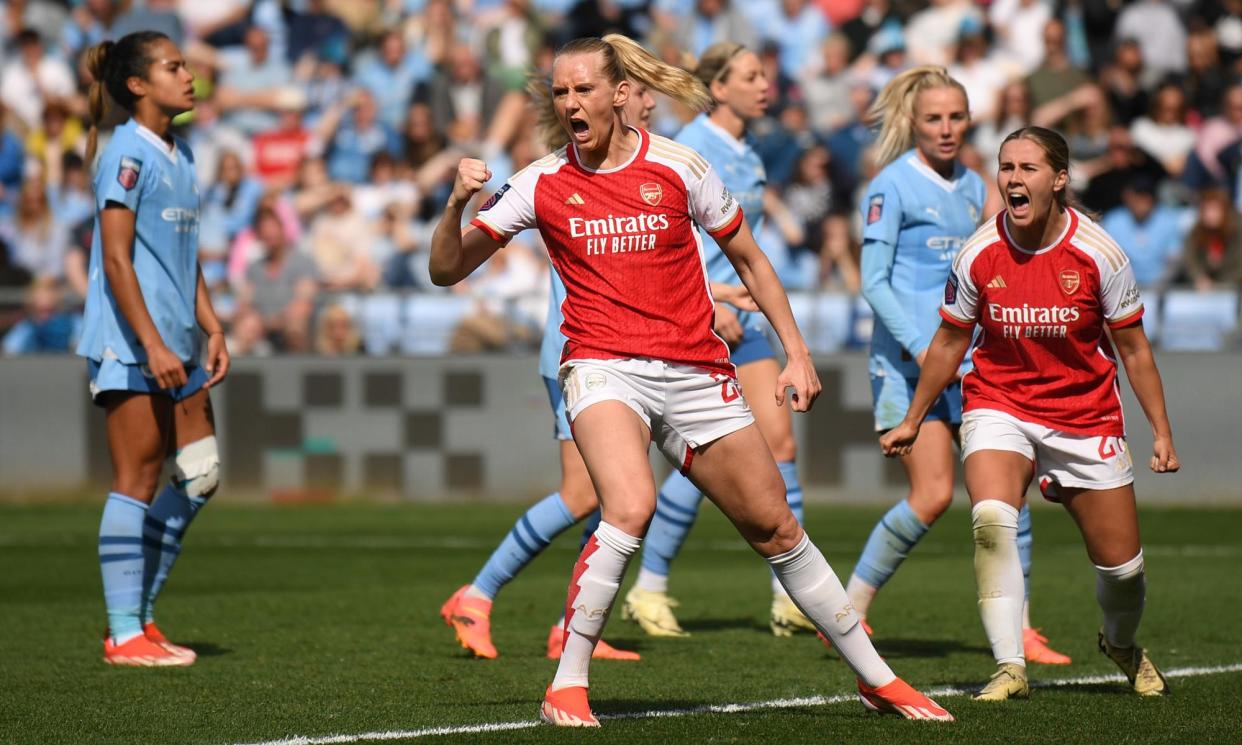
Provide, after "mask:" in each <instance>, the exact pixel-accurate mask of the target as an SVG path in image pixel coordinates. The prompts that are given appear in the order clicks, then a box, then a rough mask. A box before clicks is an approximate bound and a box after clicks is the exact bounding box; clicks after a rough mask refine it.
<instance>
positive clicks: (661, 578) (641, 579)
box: [636, 546, 668, 592]
mask: <svg viewBox="0 0 1242 745" xmlns="http://www.w3.org/2000/svg"><path fill="white" fill-rule="evenodd" d="M647 550H648V551H650V550H651V547H650V546H648V547H647ZM636 584H637V585H638V587H639V589H643V590H646V591H647V592H668V575H667V574H656V573H655V572H653V571H651V570H650V569H647V568H646V567H644V568H642V569H639V570H638V582H637V583H636Z"/></svg>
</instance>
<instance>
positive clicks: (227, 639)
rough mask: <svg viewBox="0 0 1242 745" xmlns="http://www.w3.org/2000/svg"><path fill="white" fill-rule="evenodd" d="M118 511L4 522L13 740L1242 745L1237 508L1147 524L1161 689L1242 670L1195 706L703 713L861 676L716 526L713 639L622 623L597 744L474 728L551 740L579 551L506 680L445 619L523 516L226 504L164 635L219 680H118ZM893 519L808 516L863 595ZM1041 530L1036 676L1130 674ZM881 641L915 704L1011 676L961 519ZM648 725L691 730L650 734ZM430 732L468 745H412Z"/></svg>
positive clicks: (178, 676)
mask: <svg viewBox="0 0 1242 745" xmlns="http://www.w3.org/2000/svg"><path fill="white" fill-rule="evenodd" d="M99 510H100V505H99V504H97V503H89V504H82V505H76V506H54V507H47V506H42V507H0V631H2V636H3V642H2V643H0V743H39V744H41V745H42V744H52V743H75V744H77V743H118V744H119V743H126V744H130V743H194V744H199V743H201V744H203V745H230V744H232V743H255V742H265V741H272V740H281V739H284V738H295V737H306V738H311V739H310V740H303V741H302V742H315V741H316V740H315V738H324V737H327V736H331V735H342V736H357V735H365V734H366V733H378V732H384V731H401V732H406V733H407V736H405V737H403V738H400V739H393V740H387V741H388V742H406V741H412V740H413V739H416V740H417V741H419V742H424V741H426V742H483V743H529V742H585V741H590V742H592V743H605V742H607V743H614V742H625V743H650V742H657V743H700V742H713V743H734V742H736V743H764V742H771V743H782V745H785V744H789V743H801V742H825V743H860V742H876V743H893V742H917V743H940V742H945V743H948V742H953V743H976V742H977V743H985V742H986V743H1025V742H1030V743H1044V744H1047V743H1052V744H1055V745H1059V744H1060V743H1114V742H1133V743H1140V742H1141V743H1147V742H1177V743H1195V744H1196V745H1198V744H1200V743H1213V742H1222V743H1223V742H1235V743H1236V742H1242V724H1239V707H1238V702H1239V701H1240V700H1242V697H1240V696H1239V690H1240V689H1239V686H1240V685H1242V672H1238V671H1237V670H1238V669H1239V668H1238V667H1236V665H1237V663H1242V645H1239V644H1238V629H1239V621H1238V619H1239V618H1240V617H1242V598H1240V597H1239V593H1238V589H1239V579H1238V578H1239V574H1240V570H1242V561H1240V560H1239V558H1240V554H1242V547H1240V544H1239V542H1238V534H1239V532H1240V529H1242V511H1238V510H1206V509H1204V510H1192V509H1179V510H1168V509H1145V510H1144V511H1143V514H1142V520H1143V528H1144V539H1145V540H1144V543H1145V546H1146V556H1147V569H1148V582H1149V589H1148V607H1147V613H1146V616H1145V618H1144V621H1143V626H1142V629H1141V630H1140V641H1141V642H1143V643H1145V644H1146V645H1147V646H1148V647H1149V649H1150V650H1151V653H1152V657H1153V659H1155V660H1156V662H1157V663H1158V664H1159V665H1160V666H1161V667H1162V668H1164V669H1165V670H1166V671H1167V670H1170V669H1175V668H1185V669H1188V670H1189V669H1195V668H1210V667H1219V666H1229V665H1235V667H1234V668H1233V671H1229V672H1215V673H1212V674H1200V673H1195V674H1187V675H1185V676H1183V677H1178V678H1175V679H1173V680H1172V681H1171V684H1172V687H1173V691H1174V695H1173V696H1171V697H1168V698H1163V699H1158V700H1140V699H1139V698H1137V697H1136V696H1134V695H1133V694H1131V693H1129V692H1128V690H1127V689H1126V688H1125V687H1124V686H1123V685H1121V684H1119V683H1115V682H1095V683H1089V682H1084V683H1079V684H1075V685H1068V686H1061V687H1050V688H1049V687H1045V688H1039V689H1037V690H1035V691H1034V692H1033V695H1032V697H1031V700H1029V701H1019V702H1011V703H1007V704H999V705H997V704H992V705H987V704H975V703H972V702H970V701H969V700H968V699H967V698H966V697H964V696H960V695H959V696H947V697H943V698H941V699H940V702H941V703H942V704H944V705H945V706H946V707H947V708H949V709H950V710H951V711H952V712H953V713H954V714H955V715H956V716H957V717H958V722H956V723H955V724H951V725H943V724H933V723H914V722H905V721H901V720H897V719H893V718H880V717H877V716H875V715H868V714H866V713H865V712H864V711H863V709H862V707H861V705H859V704H858V703H857V701H856V700H849V701H842V702H838V703H826V704H820V705H806V704H804V705H794V706H786V707H783V708H769V709H761V710H757V711H746V712H720V711H716V712H705V711H701V712H698V713H684V711H683V710H686V709H693V708H696V707H706V706H708V705H726V704H754V703H758V702H770V701H774V700H778V699H797V698H801V697H811V696H822V697H825V698H828V699H829V700H832V697H834V696H839V695H842V694H846V695H848V694H850V693H851V692H852V691H853V678H852V676H851V675H850V673H849V671H848V670H847V668H846V667H845V666H844V665H843V664H842V663H841V662H840V660H839V659H837V657H836V656H835V654H834V653H832V652H829V651H827V650H825V649H824V647H822V646H821V645H820V643H819V642H818V641H817V640H816V639H815V638H814V637H813V636H805V635H804V636H799V637H794V638H792V639H776V638H774V637H773V636H772V635H771V634H770V633H768V631H767V627H766V614H767V606H768V601H769V594H770V591H769V587H768V575H767V570H766V567H765V565H764V564H763V562H762V561H761V560H760V559H759V558H758V557H756V556H755V555H753V554H752V553H751V552H750V551H749V549H747V548H746V547H745V546H744V545H743V544H742V542H741V540H740V539H739V538H737V537H736V534H734V533H733V531H732V529H731V527H730V526H729V525H728V524H727V523H726V522H725V521H724V520H723V518H721V517H720V515H719V513H718V512H716V510H715V509H714V508H711V507H705V509H704V511H703V514H702V516H701V517H700V519H699V523H698V525H696V526H695V529H694V531H693V533H692V534H691V537H690V541H689V542H688V543H687V545H686V548H685V551H684V552H683V554H682V556H681V558H680V559H679V560H678V562H677V564H676V565H675V567H674V574H673V578H672V594H673V595H675V596H676V597H678V598H679V599H680V600H681V603H682V605H681V608H680V612H679V617H680V619H681V620H682V622H683V624H684V625H685V627H686V628H687V629H688V630H689V631H690V632H691V633H692V636H691V637H690V638H688V639H669V640H664V639H659V640H658V639H651V638H647V637H645V636H643V635H642V634H641V632H639V631H638V629H637V627H635V626H632V625H630V624H627V623H626V622H624V621H622V620H621V618H620V613H619V612H618V613H614V615H613V618H612V620H611V621H610V622H609V624H608V628H607V631H606V638H607V639H609V640H610V641H612V642H613V643H615V644H617V645H618V646H622V647H627V648H631V649H637V650H638V651H640V652H641V653H642V654H643V661H642V662H639V663H610V662H597V663H596V664H595V665H593V667H592V689H591V697H592V701H593V704H594V707H595V710H596V713H597V714H599V715H601V716H609V715H611V716H614V717H616V718H611V719H608V720H606V721H605V722H604V728H603V730H602V731H595V732H575V731H560V730H554V729H552V728H550V727H546V726H540V727H534V726H531V727H521V726H520V725H514V727H515V729H511V730H507V731H500V732H477V731H462V730H461V729H460V728H462V727H468V726H470V725H484V724H495V723H522V722H531V721H533V720H534V717H535V715H536V709H537V703H538V701H539V700H540V697H541V695H542V693H543V689H544V686H545V685H546V684H547V683H548V682H549V681H550V680H551V677H552V673H553V670H554V666H555V663H553V662H551V661H549V660H546V659H544V657H543V651H544V643H545V640H546V638H547V633H548V630H549V628H550V626H551V624H552V622H553V621H554V620H555V619H556V617H557V615H558V614H559V610H560V605H561V604H562V603H563V602H564V597H565V586H566V583H567V580H568V576H569V572H570V568H571V564H572V562H573V559H574V556H575V553H576V550H577V541H578V535H577V531H576V530H575V531H571V532H570V533H567V534H566V535H565V536H563V537H562V538H561V540H559V541H557V542H556V543H554V544H553V545H552V546H551V547H550V548H549V549H548V550H547V551H546V552H545V553H544V555H543V556H541V557H539V558H538V559H537V560H536V561H535V562H534V563H533V564H532V565H531V566H530V567H529V568H528V570H527V571H526V572H525V573H524V574H523V575H521V576H519V577H518V579H517V580H516V581H515V582H514V583H513V584H511V585H510V586H509V587H507V588H506V589H505V590H504V592H502V593H501V595H500V597H499V598H498V600H497V603H496V606H495V611H494V615H493V624H494V637H495V641H496V644H497V646H498V647H499V649H500V652H501V658H500V659H498V660H495V661H483V660H473V659H469V658H468V657H466V656H465V653H464V651H463V650H461V649H459V648H458V646H457V645H456V643H455V641H454V639H453V637H452V632H451V631H450V630H449V629H448V628H446V627H445V626H444V625H443V624H442V623H441V622H440V619H439V617H438V615H437V611H438V609H439V606H440V603H441V602H443V600H444V599H445V598H447V597H448V595H449V594H450V593H451V592H452V591H453V590H454V589H456V588H457V587H458V586H459V585H461V584H463V583H465V582H467V581H469V580H470V579H471V578H472V577H473V575H474V573H475V571H477V569H478V568H479V567H480V566H481V565H482V563H483V561H484V560H485V559H486V557H487V555H488V553H489V552H490V550H491V549H492V547H493V546H494V545H495V543H496V542H497V541H498V540H499V539H500V538H501V537H502V536H503V535H504V533H505V531H507V530H508V529H509V527H510V525H511V524H512V521H513V519H514V518H515V517H516V516H517V515H518V514H519V512H520V510H521V507H519V506H513V505H504V506H495V505H491V506H489V505H478V504H460V505H443V506H404V505H403V506H359V505H335V506H323V507H299V508H293V507H285V508H278V507H240V506H230V505H225V504H220V505H213V506H210V507H209V508H208V509H207V510H206V511H205V512H204V513H203V514H202V515H201V516H200V518H199V520H198V522H197V523H196V524H195V526H194V528H193V529H192V530H191V531H190V533H189V535H188V538H187V541H186V546H185V552H184V554H183V556H182V558H181V561H180V564H179V565H178V566H177V569H176V571H175V573H174V575H173V578H172V580H171V582H170V583H169V586H168V589H167V590H166V592H165V594H164V597H163V598H162V600H161V605H160V609H159V618H160V622H161V625H162V626H163V627H164V629H165V631H166V632H167V633H169V635H170V636H171V637H172V638H173V639H174V640H176V641H179V642H182V643H188V644H189V645H191V646H193V647H195V648H196V649H197V650H198V651H199V654H200V657H199V661H198V663H197V664H196V665H195V666H193V667H191V668H187V669H175V670H116V669H110V668H108V667H107V666H106V665H104V664H103V663H102V662H101V661H100V659H99V656H100V650H101V646H100V641H99V639H100V635H101V633H102V631H103V623H104V616H103V603H102V600H101V597H100V589H99V574H98V571H99V570H98V565H97V563H96V547H95V544H96V536H97V526H98V516H99ZM880 513H881V510H880V509H878V508H877V509H854V508H850V509H846V508H834V507H831V506H815V507H812V508H810V509H809V510H808V516H807V522H808V526H809V529H810V533H811V536H812V538H813V539H814V540H815V541H816V542H817V543H819V545H820V546H821V547H822V548H823V549H824V551H825V553H826V554H827V556H828V559H829V561H830V562H831V563H832V564H833V566H834V568H835V569H836V571H837V573H838V574H839V575H840V576H841V577H842V579H845V578H847V577H848V575H849V573H850V570H851V569H852V567H853V562H854V560H855V559H856V558H857V552H858V550H859V548H860V547H861V545H862V543H863V541H864V540H865V539H866V536H867V534H868V532H869V531H870V529H871V526H872V525H873V523H874V521H875V519H876V518H878V517H879V515H880ZM1034 518H1035V568H1034V589H1033V607H1034V610H1033V616H1034V619H1035V622H1036V625H1037V626H1041V627H1042V628H1043V629H1044V632H1045V633H1046V634H1047V635H1048V637H1049V638H1050V639H1051V641H1052V643H1053V645H1054V646H1055V647H1056V648H1057V649H1060V650H1061V651H1064V652H1066V653H1068V654H1070V655H1071V656H1072V657H1073V658H1074V664H1073V665H1071V666H1069V667H1041V666H1036V667H1034V668H1032V673H1033V675H1032V677H1033V678H1034V679H1035V680H1036V681H1041V680H1042V681H1055V680H1066V679H1081V678H1089V677H1091V676H1096V675H1106V674H1111V673H1114V672H1115V670H1114V669H1113V668H1112V666H1111V663H1109V662H1108V661H1107V660H1106V659H1104V658H1103V657H1102V656H1101V655H1100V654H1099V653H1098V652H1097V651H1096V650H1095V649H1094V644H1095V633H1096V629H1097V627H1098V625H1099V615H1098V610H1097V608H1096V605H1095V599H1094V581H1095V580H1094V573H1093V572H1092V570H1091V566H1090V563H1089V562H1088V560H1087V559H1086V556H1085V554H1084V552H1083V549H1082V544H1081V541H1080V539H1079V537H1078V534H1077V532H1076V530H1075V528H1074V526H1073V524H1072V522H1071V521H1070V519H1069V518H1068V516H1067V515H1065V514H1064V513H1063V512H1062V511H1060V510H1059V509H1039V510H1037V511H1036V512H1035V515H1034ZM635 564H637V561H635ZM635 571H636V570H635V569H633V568H632V569H631V572H630V575H631V576H630V578H629V579H631V580H632V576H633V575H634V573H635ZM626 586H627V587H628V582H627V585H626ZM870 620H871V621H872V622H873V624H874V626H875V628H876V633H877V636H876V643H877V646H878V648H879V650H880V652H881V653H882V654H884V655H885V656H886V657H887V659H888V660H889V662H890V663H891V664H892V665H893V668H894V669H895V670H896V671H897V673H898V674H899V675H901V676H902V677H904V678H905V679H906V680H908V681H910V682H911V683H913V684H914V685H916V686H918V687H922V688H931V687H943V686H957V687H969V686H975V685H978V684H980V683H981V682H982V681H984V680H985V679H986V677H987V675H988V674H989V673H990V672H991V670H992V662H991V657H990V655H989V652H988V649H987V644H986V640H985V638H984V636H983V632H982V628H981V625H980V623H979V619H978V615H977V613H976V611H975V599H974V579H973V573H972V568H971V543H970V528H969V517H968V515H967V513H966V511H965V510H964V509H962V508H961V507H960V506H959V507H958V508H957V509H955V510H953V511H951V512H950V513H949V514H948V515H946V516H945V518H944V519H943V520H942V521H941V523H940V524H939V525H938V526H936V528H935V529H934V530H933V531H932V532H931V533H930V534H929V535H928V536H927V537H926V539H925V540H924V541H923V543H922V544H921V545H920V546H919V547H918V548H917V549H916V551H915V553H914V555H913V556H912V557H911V559H910V561H908V562H907V563H906V565H905V566H904V567H903V568H902V570H901V572H899V573H898V575H897V576H896V578H895V579H894V580H893V581H892V582H891V583H890V584H889V586H888V587H887V588H885V590H884V592H883V593H882V594H881V595H880V597H879V599H878V600H877V601H876V604H875V605H874V606H873V608H872V612H871V619H870ZM647 711H664V712H669V711H678V712H681V715H678V716H662V717H655V716H634V715H636V714H638V713H640V712H647ZM617 715H621V716H617ZM625 715H630V716H628V717H627V716H625ZM433 727H446V728H458V729H454V730H453V731H451V732H450V733H449V734H444V735H438V736H420V737H417V738H411V737H409V735H414V734H420V732H421V731H425V730H427V729H429V728H433ZM339 741H340V742H355V741H361V742H373V741H376V740H374V739H373V740H354V739H349V738H347V737H343V738H342V739H340V740H339ZM290 742H298V741H297V740H290Z"/></svg>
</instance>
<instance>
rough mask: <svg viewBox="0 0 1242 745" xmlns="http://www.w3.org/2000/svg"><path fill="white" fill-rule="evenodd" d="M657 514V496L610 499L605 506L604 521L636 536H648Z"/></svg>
mask: <svg viewBox="0 0 1242 745" xmlns="http://www.w3.org/2000/svg"><path fill="white" fill-rule="evenodd" d="M654 514H655V495H654V494H651V495H646V496H639V497H633V496H631V497H622V498H618V499H610V500H608V503H607V504H605V505H604V514H603V517H604V521H605V522H607V523H608V524H609V525H612V526H613V527H615V528H619V529H620V530H623V531H625V532H626V533H628V534H630V535H634V536H641V535H646V533H647V526H648V525H649V524H651V516H652V515H654Z"/></svg>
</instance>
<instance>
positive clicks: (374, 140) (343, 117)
mask: <svg viewBox="0 0 1242 745" xmlns="http://www.w3.org/2000/svg"><path fill="white" fill-rule="evenodd" d="M319 131H320V133H321V136H323V138H324V140H325V141H326V142H327V143H328V158H327V161H328V175H330V176H331V177H332V180H333V181H343V182H345V183H350V184H362V183H366V182H367V180H368V176H369V175H370V171H371V159H372V158H374V157H375V156H376V155H377V154H378V153H381V152H386V153H388V154H390V155H393V156H396V155H399V154H400V149H401V144H400V141H399V140H398V138H397V133H396V132H395V131H394V130H393V128H392V127H389V126H388V125H387V124H386V123H384V122H383V121H382V120H380V119H379V118H378V109H377V107H376V102H375V97H374V96H372V95H371V93H370V91H367V90H356V91H354V92H353V93H352V94H351V95H350V96H349V98H348V99H346V101H345V103H344V107H341V106H334V107H332V108H331V109H329V110H328V112H327V113H326V114H324V116H323V119H322V120H320V124H319Z"/></svg>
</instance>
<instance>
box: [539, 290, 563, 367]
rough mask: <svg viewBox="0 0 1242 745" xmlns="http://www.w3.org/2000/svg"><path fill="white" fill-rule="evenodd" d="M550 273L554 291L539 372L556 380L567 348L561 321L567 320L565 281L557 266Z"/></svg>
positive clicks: (542, 345) (540, 354)
mask: <svg viewBox="0 0 1242 745" xmlns="http://www.w3.org/2000/svg"><path fill="white" fill-rule="evenodd" d="M548 274H549V275H551V277H552V279H551V282H552V292H551V293H550V294H549V295H548V320H547V322H546V323H545V324H544V325H543V343H542V344H540V345H539V374H540V375H542V376H543V377H545V378H552V379H553V380H555V379H556V371H557V370H558V369H559V368H560V366H561V350H563V349H564V348H565V335H564V334H562V333H561V323H562V322H564V320H565V317H564V316H562V315H561V303H563V302H565V283H564V282H562V281H561V275H559V274H557V273H556V268H555V267H552V268H550V269H549V270H548Z"/></svg>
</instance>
